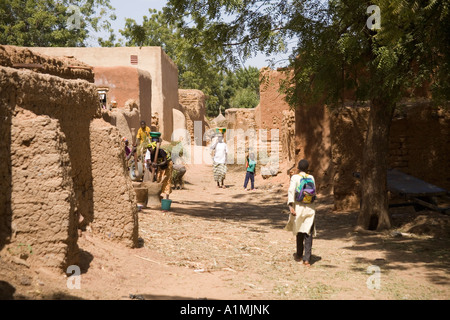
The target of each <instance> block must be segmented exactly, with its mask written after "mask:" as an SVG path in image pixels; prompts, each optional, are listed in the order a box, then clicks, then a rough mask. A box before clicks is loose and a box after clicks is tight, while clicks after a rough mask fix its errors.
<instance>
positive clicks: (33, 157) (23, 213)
mask: <svg viewBox="0 0 450 320" xmlns="http://www.w3.org/2000/svg"><path fill="white" fill-rule="evenodd" d="M15 111H16V115H15V117H14V118H13V119H12V127H11V129H12V130H11V140H12V145H11V149H12V150H13V152H12V154H11V165H12V172H11V173H12V189H11V194H12V195H13V197H12V199H11V210H12V217H11V221H12V223H11V231H12V239H11V240H12V244H11V245H10V246H9V247H8V250H9V251H10V252H11V253H12V254H17V253H19V254H27V255H29V257H28V258H27V259H26V260H27V262H28V263H29V264H36V263H39V264H42V265H45V266H48V267H56V268H60V267H64V266H66V265H70V264H73V263H76V262H77V260H78V257H77V254H78V247H77V226H78V217H77V215H76V214H75V213H76V199H75V192H74V187H73V182H72V178H71V170H72V169H71V165H70V159H69V156H68V146H67V143H66V137H65V135H64V133H63V132H62V130H61V127H60V124H59V121H58V120H56V119H52V118H50V117H49V116H46V115H36V114H34V113H33V112H31V111H28V110H25V109H22V108H20V107H17V108H16V110H15ZM27 248H29V249H30V250H32V252H24V249H27ZM36 260H37V261H36Z"/></svg>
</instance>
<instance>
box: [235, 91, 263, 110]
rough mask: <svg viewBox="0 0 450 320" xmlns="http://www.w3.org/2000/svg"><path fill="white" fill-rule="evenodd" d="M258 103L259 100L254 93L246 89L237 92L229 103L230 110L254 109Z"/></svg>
mask: <svg viewBox="0 0 450 320" xmlns="http://www.w3.org/2000/svg"><path fill="white" fill-rule="evenodd" d="M258 103H259V99H258V96H257V95H256V93H255V92H254V91H252V90H250V89H247V88H243V89H239V90H237V92H236V94H235V95H234V96H233V97H232V98H231V101H230V105H231V107H232V108H255V107H256V106H257V105H258Z"/></svg>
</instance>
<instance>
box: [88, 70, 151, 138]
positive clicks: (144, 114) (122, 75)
mask: <svg viewBox="0 0 450 320" xmlns="http://www.w3.org/2000/svg"><path fill="white" fill-rule="evenodd" d="M94 72H95V84H96V85H97V86H98V87H107V88H109V91H108V93H107V98H108V101H107V102H108V105H109V104H110V103H111V101H113V100H114V101H116V102H117V109H118V110H126V109H127V108H126V105H127V102H128V101H129V100H134V101H135V102H136V104H137V106H138V110H139V113H140V119H138V121H137V122H133V123H130V125H129V126H130V128H136V132H137V130H138V129H139V127H140V124H139V121H140V120H144V121H146V122H147V124H150V123H151V118H152V90H151V88H152V77H151V75H150V73H149V72H147V71H144V70H141V69H138V68H133V67H95V68H94Z"/></svg>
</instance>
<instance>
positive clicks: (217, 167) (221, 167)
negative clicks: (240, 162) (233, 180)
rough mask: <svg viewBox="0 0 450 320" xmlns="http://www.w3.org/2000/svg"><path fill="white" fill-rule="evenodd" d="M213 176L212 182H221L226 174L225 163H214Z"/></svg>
mask: <svg viewBox="0 0 450 320" xmlns="http://www.w3.org/2000/svg"><path fill="white" fill-rule="evenodd" d="M213 174H214V180H215V181H217V182H222V180H223V179H225V175H226V174H227V165H226V164H225V163H215V162H214V164H213Z"/></svg>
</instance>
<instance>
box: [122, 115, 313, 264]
mask: <svg viewBox="0 0 450 320" xmlns="http://www.w3.org/2000/svg"><path fill="white" fill-rule="evenodd" d="M136 140H137V143H136V144H135V145H134V146H133V149H130V148H129V146H128V141H125V152H126V157H127V160H128V159H130V157H131V156H133V154H135V153H136V148H137V146H141V152H143V151H144V150H145V158H144V159H145V165H146V169H147V170H149V171H150V172H151V179H153V181H157V182H158V183H161V182H162V188H161V194H164V195H165V197H166V199H168V198H169V195H170V194H171V192H172V183H171V177H172V171H173V163H172V160H171V157H170V154H168V153H167V152H166V151H165V150H164V149H162V148H160V147H159V143H160V138H152V137H151V135H150V128H149V127H148V126H147V125H146V123H145V121H142V122H141V127H140V128H139V131H138V133H137V136H136ZM211 150H212V152H213V176H214V180H215V181H216V183H217V187H218V188H226V186H225V183H224V181H225V176H226V173H227V156H228V147H227V144H226V143H225V142H224V141H223V136H222V135H219V136H218V139H217V142H216V143H214V144H213V145H212V147H211ZM256 164H257V162H256V159H255V156H254V154H253V153H249V154H248V155H247V157H246V175H245V179H244V190H255V172H256ZM308 169H309V163H308V161H307V160H305V159H303V160H301V161H300V162H299V163H298V165H297V173H296V174H294V175H292V176H291V178H290V184H289V190H288V203H287V204H288V207H289V214H290V215H289V221H288V223H287V225H286V228H285V230H287V231H291V232H293V234H294V235H295V236H296V252H295V253H294V254H293V257H294V260H295V261H298V262H302V263H303V264H304V265H305V266H310V261H311V251H312V241H313V236H315V234H316V228H315V205H316V204H315V202H314V199H315V180H314V177H313V176H312V175H310V174H308V173H307V172H308ZM305 181H309V182H312V185H313V188H314V191H313V193H314V194H312V195H310V194H308V201H306V200H305V199H306V198H305V194H307V192H306V191H304V190H305V189H304V188H305V187H304V185H305ZM249 182H250V183H251V189H247V186H248V183H249ZM299 193H300V194H299Z"/></svg>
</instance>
